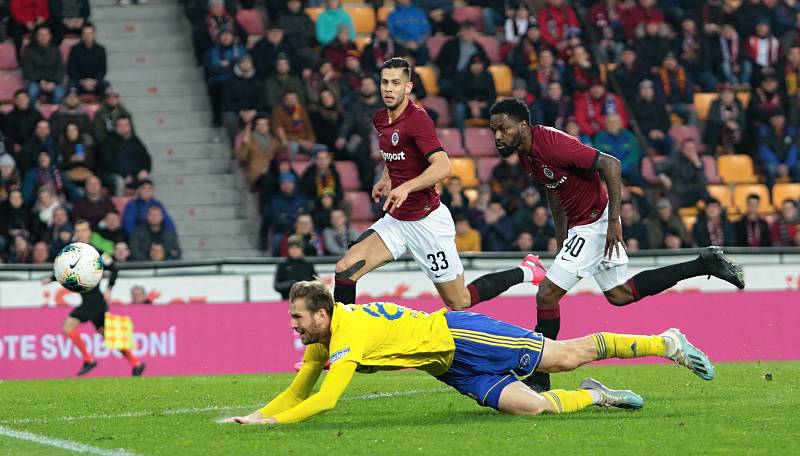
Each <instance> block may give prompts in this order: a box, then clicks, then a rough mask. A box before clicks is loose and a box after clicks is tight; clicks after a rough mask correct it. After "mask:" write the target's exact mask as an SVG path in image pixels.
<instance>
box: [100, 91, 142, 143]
mask: <svg viewBox="0 0 800 456" xmlns="http://www.w3.org/2000/svg"><path fill="white" fill-rule="evenodd" d="M104 93H105V96H104V97H103V103H102V104H101V105H100V108H99V109H98V110H97V112H95V113H94V119H93V120H92V136H94V139H95V140H96V141H97V144H98V145H99V146H102V145H103V144H104V143H105V142H106V140H107V139H108V137H109V136H113V133H114V130H115V125H116V123H117V119H119V118H120V117H125V118H127V119H128V122H130V124H131V129H133V118H132V117H131V113H130V112H129V111H128V109H127V108H125V105H123V104H122V102H121V101H120V99H119V91H117V89H115V88H113V87H109V88H107V89H106V90H105V92H104Z"/></svg>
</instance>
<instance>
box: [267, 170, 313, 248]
mask: <svg viewBox="0 0 800 456" xmlns="http://www.w3.org/2000/svg"><path fill="white" fill-rule="evenodd" d="M278 185H279V186H280V191H279V192H278V193H277V194H275V195H273V196H272V197H271V198H270V199H269V202H268V204H269V207H268V208H265V209H264V210H262V215H263V218H264V223H265V224H266V226H269V225H270V222H271V224H272V225H273V226H274V228H275V234H274V236H273V238H272V240H273V242H272V249H273V255H275V256H277V255H278V253H280V248H281V242H282V241H283V238H284V237H285V236H286V235H287V233H289V232H290V230H291V229H292V227H294V225H295V222H296V221H297V217H298V215H300V214H302V213H306V212H308V211H309V210H310V205H309V201H308V198H306V197H305V196H304V195H303V194H302V193H301V192H299V191H298V190H297V188H296V186H297V177H296V176H295V175H294V174H293V173H291V172H289V171H284V172H282V173H281V174H280V176H279V177H278ZM262 232H263V233H265V234H266V232H267V230H266V229H262Z"/></svg>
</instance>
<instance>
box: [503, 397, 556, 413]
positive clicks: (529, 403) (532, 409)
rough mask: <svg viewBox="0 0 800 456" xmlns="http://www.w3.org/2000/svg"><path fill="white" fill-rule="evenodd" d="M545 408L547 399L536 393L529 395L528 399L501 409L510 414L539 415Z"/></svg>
mask: <svg viewBox="0 0 800 456" xmlns="http://www.w3.org/2000/svg"><path fill="white" fill-rule="evenodd" d="M534 394H535V393H534ZM547 410H548V408H547V399H545V398H544V397H542V396H541V395H539V394H536V395H535V396H534V395H531V397H530V398H529V399H528V400H525V401H521V402H518V403H516V404H514V405H513V406H512V407H508V408H506V409H505V410H503V411H504V412H506V413H508V414H511V415H539V414H542V413H544V412H546V411H547Z"/></svg>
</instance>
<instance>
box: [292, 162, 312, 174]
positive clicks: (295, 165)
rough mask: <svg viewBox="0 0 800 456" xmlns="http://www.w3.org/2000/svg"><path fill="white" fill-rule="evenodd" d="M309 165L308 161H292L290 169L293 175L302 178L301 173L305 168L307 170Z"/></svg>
mask: <svg viewBox="0 0 800 456" xmlns="http://www.w3.org/2000/svg"><path fill="white" fill-rule="evenodd" d="M310 164H311V162H310V161H297V160H292V169H293V170H294V172H295V174H297V175H298V176H302V175H303V173H304V172H305V171H306V168H308V165H310Z"/></svg>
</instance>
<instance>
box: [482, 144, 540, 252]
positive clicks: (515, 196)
mask: <svg viewBox="0 0 800 456" xmlns="http://www.w3.org/2000/svg"><path fill="white" fill-rule="evenodd" d="M490 183H491V186H492V192H493V193H494V195H495V196H496V197H497V198H499V199H500V202H502V203H503V207H504V208H506V209H507V210H508V212H511V213H514V211H515V210H516V209H517V206H519V203H520V196H519V195H520V194H521V193H522V191H523V190H524V189H526V188H528V187H529V186H530V185H531V183H532V181H531V180H530V178H528V175H527V174H526V173H525V171H524V170H523V168H522V166H520V165H519V156H518V155H517V154H512V155H510V156H508V157H505V158H503V161H501V162H500V163H498V164H497V166H495V168H494V169H493V170H492V177H491V179H490ZM485 250H491V249H485Z"/></svg>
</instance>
